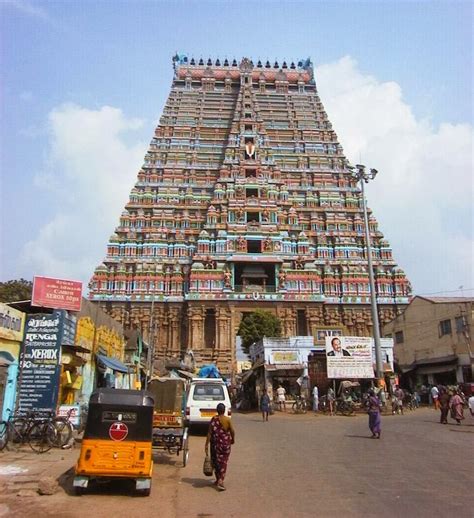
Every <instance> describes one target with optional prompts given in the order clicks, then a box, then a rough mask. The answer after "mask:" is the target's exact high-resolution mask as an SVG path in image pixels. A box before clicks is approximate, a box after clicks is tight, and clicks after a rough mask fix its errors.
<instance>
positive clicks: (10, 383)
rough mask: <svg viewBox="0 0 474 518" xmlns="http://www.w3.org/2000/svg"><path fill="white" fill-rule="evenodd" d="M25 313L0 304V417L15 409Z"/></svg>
mask: <svg viewBox="0 0 474 518" xmlns="http://www.w3.org/2000/svg"><path fill="white" fill-rule="evenodd" d="M24 327H25V313H23V312H21V311H19V310H17V309H13V308H11V307H10V306H7V305H6V304H3V303H0V416H1V419H2V420H5V419H8V416H9V415H10V411H13V410H14V409H15V398H16V380H17V376H18V363H19V355H20V346H21V342H22V340H23V333H24Z"/></svg>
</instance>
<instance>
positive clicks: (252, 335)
mask: <svg viewBox="0 0 474 518" xmlns="http://www.w3.org/2000/svg"><path fill="white" fill-rule="evenodd" d="M238 335H239V336H240V337H241V338H242V346H243V348H244V349H246V350H247V349H248V348H249V347H250V346H251V345H252V344H253V343H254V342H258V341H259V340H261V339H262V338H263V337H272V338H274V337H279V336H281V322H280V319H279V318H278V317H276V316H275V315H274V314H273V313H271V312H270V311H264V310H262V309H257V310H256V311H253V312H252V313H249V314H248V315H246V316H244V318H243V319H242V322H240V327H239V332H238Z"/></svg>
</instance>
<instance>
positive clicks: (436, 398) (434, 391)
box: [431, 385, 439, 410]
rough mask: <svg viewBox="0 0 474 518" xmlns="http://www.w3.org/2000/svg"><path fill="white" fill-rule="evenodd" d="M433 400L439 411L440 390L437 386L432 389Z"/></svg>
mask: <svg viewBox="0 0 474 518" xmlns="http://www.w3.org/2000/svg"><path fill="white" fill-rule="evenodd" d="M431 399H432V400H433V405H434V407H435V410H438V409H439V390H438V387H437V386H436V385H433V386H432V387H431Z"/></svg>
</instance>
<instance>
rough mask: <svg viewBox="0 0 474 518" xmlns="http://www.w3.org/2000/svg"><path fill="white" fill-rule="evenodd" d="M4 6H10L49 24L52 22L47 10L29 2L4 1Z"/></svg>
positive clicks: (20, 0) (19, 0) (21, 0)
mask: <svg viewBox="0 0 474 518" xmlns="http://www.w3.org/2000/svg"><path fill="white" fill-rule="evenodd" d="M3 5H9V6H11V7H13V8H14V9H16V10H18V11H20V12H21V13H23V14H26V15H27V16H31V17H33V18H38V19H40V20H43V21H47V22H51V21H52V19H51V17H50V16H49V14H48V13H47V12H46V11H45V9H43V8H42V7H39V6H37V5H32V4H30V3H29V2H25V1H24V0H3Z"/></svg>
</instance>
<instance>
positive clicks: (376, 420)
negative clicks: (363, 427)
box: [367, 389, 382, 439]
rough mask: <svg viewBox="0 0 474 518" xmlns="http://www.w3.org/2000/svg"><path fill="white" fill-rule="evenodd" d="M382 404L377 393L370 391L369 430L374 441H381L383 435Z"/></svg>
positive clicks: (368, 401)
mask: <svg viewBox="0 0 474 518" xmlns="http://www.w3.org/2000/svg"><path fill="white" fill-rule="evenodd" d="M381 406H382V405H381V403H380V401H379V398H378V397H377V396H376V395H375V392H374V391H373V390H372V389H371V390H369V399H368V400H367V413H368V414H369V428H370V431H371V432H372V439H380V434H381V433H382V418H381V415H380V407H381Z"/></svg>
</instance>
